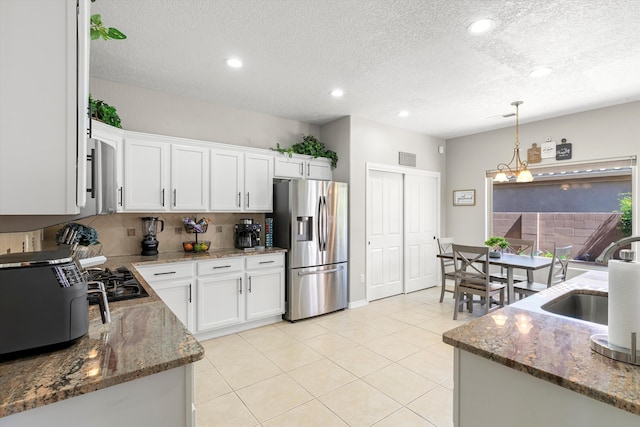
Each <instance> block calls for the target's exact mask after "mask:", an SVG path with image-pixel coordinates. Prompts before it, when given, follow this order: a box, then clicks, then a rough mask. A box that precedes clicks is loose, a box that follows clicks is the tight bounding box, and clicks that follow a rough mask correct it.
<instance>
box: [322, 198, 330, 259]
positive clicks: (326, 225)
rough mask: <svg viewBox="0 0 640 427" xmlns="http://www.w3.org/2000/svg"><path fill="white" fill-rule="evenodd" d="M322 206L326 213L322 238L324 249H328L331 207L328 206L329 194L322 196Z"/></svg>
mask: <svg viewBox="0 0 640 427" xmlns="http://www.w3.org/2000/svg"><path fill="white" fill-rule="evenodd" d="M322 206H323V213H324V221H323V225H324V234H323V238H322V250H323V251H326V250H327V235H328V234H329V209H328V208H327V196H322Z"/></svg>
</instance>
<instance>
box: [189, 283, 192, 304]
mask: <svg viewBox="0 0 640 427" xmlns="http://www.w3.org/2000/svg"><path fill="white" fill-rule="evenodd" d="M191 302H192V301H191V283H189V303H191Z"/></svg>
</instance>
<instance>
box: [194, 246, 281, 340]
mask: <svg viewBox="0 0 640 427" xmlns="http://www.w3.org/2000/svg"><path fill="white" fill-rule="evenodd" d="M197 271H198V280H197V283H198V286H197V315H196V318H197V321H196V332H197V333H203V332H211V331H220V330H224V329H225V328H229V327H234V328H235V329H233V331H238V330H242V329H248V328H250V327H252V326H254V325H253V324H252V323H251V322H254V321H257V320H264V319H269V318H272V319H276V318H279V316H280V315H281V314H282V313H284V254H282V253H278V254H268V255H252V256H246V257H244V256H243V257H232V258H219V259H215V260H208V261H200V262H198V267H197ZM229 331H231V329H230V330H229Z"/></svg>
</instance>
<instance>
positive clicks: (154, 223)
mask: <svg viewBox="0 0 640 427" xmlns="http://www.w3.org/2000/svg"><path fill="white" fill-rule="evenodd" d="M158 223H160V230H158V229H157V227H158ZM162 230H164V221H163V220H161V219H158V218H157V217H155V216H146V217H144V218H142V234H144V239H142V242H141V245H142V255H158V245H159V242H158V239H156V234H157V233H158V232H160V231H162Z"/></svg>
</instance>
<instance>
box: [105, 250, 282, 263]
mask: <svg viewBox="0 0 640 427" xmlns="http://www.w3.org/2000/svg"><path fill="white" fill-rule="evenodd" d="M286 251H287V250H286V249H281V248H265V249H264V250H261V251H258V250H255V251H245V250H242V249H233V248H232V249H213V250H209V251H208V252H200V253H194V252H161V253H159V254H158V255H150V256H149V255H122V256H114V257H107V262H106V263H105V265H107V266H109V267H111V266H113V267H118V266H121V265H127V264H132V265H134V266H136V265H147V264H163V263H167V262H182V261H202V260H207V259H214V258H227V257H236V256H254V255H268V254H275V253H284V252H286Z"/></svg>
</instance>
